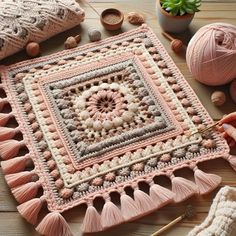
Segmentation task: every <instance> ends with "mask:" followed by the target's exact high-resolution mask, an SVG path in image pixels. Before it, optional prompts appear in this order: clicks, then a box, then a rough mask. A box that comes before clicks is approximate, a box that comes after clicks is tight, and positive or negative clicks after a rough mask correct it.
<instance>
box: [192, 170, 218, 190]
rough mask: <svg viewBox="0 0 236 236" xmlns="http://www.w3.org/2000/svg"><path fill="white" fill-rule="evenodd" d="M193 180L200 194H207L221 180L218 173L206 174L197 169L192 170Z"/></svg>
mask: <svg viewBox="0 0 236 236" xmlns="http://www.w3.org/2000/svg"><path fill="white" fill-rule="evenodd" d="M194 178H195V182H196V184H197V186H198V189H199V192H200V194H207V193H209V192H211V191H212V190H214V189H215V188H216V187H217V186H218V185H219V184H220V183H221V181H222V178H221V177H220V176H218V175H214V174H207V173H205V172H203V171H201V170H199V169H195V170H194Z"/></svg>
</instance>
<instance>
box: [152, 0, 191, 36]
mask: <svg viewBox="0 0 236 236" xmlns="http://www.w3.org/2000/svg"><path fill="white" fill-rule="evenodd" d="M156 12H157V18H158V21H159V24H160V26H161V27H162V29H163V30H164V31H166V32H170V33H180V32H183V31H185V30H186V29H187V28H188V26H189V24H190V22H191V21H192V19H193V17H194V14H185V15H183V16H172V15H170V14H169V13H168V12H167V11H165V10H164V9H163V8H162V7H161V4H160V0H156Z"/></svg>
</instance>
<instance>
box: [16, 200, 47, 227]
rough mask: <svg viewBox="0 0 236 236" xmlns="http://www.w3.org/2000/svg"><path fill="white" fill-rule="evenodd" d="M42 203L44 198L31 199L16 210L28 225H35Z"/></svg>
mask: <svg viewBox="0 0 236 236" xmlns="http://www.w3.org/2000/svg"><path fill="white" fill-rule="evenodd" d="M44 202H45V199H44V197H41V198H33V199H31V200H29V201H27V202H25V203H22V204H21V205H19V206H18V207H17V210H18V211H19V212H20V214H21V215H22V216H23V217H24V218H25V219H26V220H27V221H28V222H29V223H31V224H33V225H35V224H36V222H37V219H38V214H39V212H40V210H41V208H42V205H43V203H44Z"/></svg>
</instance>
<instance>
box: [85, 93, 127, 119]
mask: <svg viewBox="0 0 236 236" xmlns="http://www.w3.org/2000/svg"><path fill="white" fill-rule="evenodd" d="M86 104H87V111H89V113H90V115H91V116H92V117H93V118H96V119H99V118H100V119H112V118H113V117H115V116H120V115H121V114H122V113H123V112H124V109H125V108H126V104H125V99H124V96H123V95H122V94H121V93H120V92H119V91H112V90H101V91H98V92H97V93H94V94H93V95H91V97H90V98H88V102H87V103H86Z"/></svg>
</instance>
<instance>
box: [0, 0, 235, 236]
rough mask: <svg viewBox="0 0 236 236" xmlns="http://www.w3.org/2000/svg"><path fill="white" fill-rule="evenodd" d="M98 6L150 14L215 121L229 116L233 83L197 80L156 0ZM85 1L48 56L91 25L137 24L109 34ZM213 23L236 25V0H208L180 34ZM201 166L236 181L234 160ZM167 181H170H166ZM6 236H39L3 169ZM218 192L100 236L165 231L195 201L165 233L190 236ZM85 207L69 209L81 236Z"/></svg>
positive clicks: (226, 181) (49, 44) (102, 0)
mask: <svg viewBox="0 0 236 236" xmlns="http://www.w3.org/2000/svg"><path fill="white" fill-rule="evenodd" d="M91 2H92V4H93V6H94V7H95V8H96V9H97V10H98V11H99V12H101V11H102V10H103V9H105V8H110V7H115V8H118V9H120V10H122V11H123V12H124V13H125V15H127V13H128V12H130V11H137V12H141V13H143V14H144V15H145V17H146V23H147V24H148V25H149V26H150V27H151V28H152V29H153V30H154V31H155V33H156V34H157V36H158V37H159V39H160V40H161V42H162V43H163V44H164V46H165V48H166V49H167V51H168V52H169V54H170V56H171V57H172V58H173V60H174V61H175V63H176V65H177V66H178V67H179V68H180V70H181V71H182V73H183V74H184V76H185V78H186V79H187V81H188V82H189V83H190V85H191V86H192V88H193V89H194V90H195V92H196V93H197V95H198V96H199V98H200V100H201V101H202V103H203V105H204V106H205V107H206V109H207V110H208V111H209V113H210V115H211V116H212V117H213V119H215V120H217V119H219V118H220V117H221V116H222V115H223V114H226V113H229V112H232V111H235V110H236V105H235V104H233V103H232V101H231V100H230V98H229V93H228V86H222V87H218V88H212V87H211V88H210V87H207V86H204V85H202V84H200V83H198V82H196V81H195V80H194V79H193V78H192V76H191V74H190V72H189V70H188V68H187V66H186V61H185V53H184V52H183V53H182V54H180V55H176V54H174V53H173V52H172V51H171V49H170V44H169V42H168V41H167V40H166V39H165V38H163V36H162V35H161V29H160V26H159V24H158V21H157V19H156V13H155V0H93V1H91ZM81 5H82V6H83V8H84V9H85V12H86V19H85V21H84V22H83V23H82V24H81V25H80V26H78V27H75V28H74V29H72V30H69V31H67V32H64V33H61V34H59V35H57V36H55V37H54V38H52V39H50V40H47V41H46V42H44V43H42V44H41V48H42V55H47V54H51V53H53V52H56V51H60V50H62V49H63V42H64V40H65V39H66V38H67V37H68V36H70V35H76V34H78V33H80V34H81V36H82V41H81V43H80V44H81V45H82V44H85V43H87V42H88V41H89V40H88V36H87V30H88V28H90V27H96V28H98V29H100V30H101V31H102V37H103V38H105V37H109V36H111V35H112V34H117V33H120V32H123V31H127V30H129V29H132V28H135V26H133V25H130V24H129V23H128V22H127V20H125V22H124V25H123V27H122V30H121V31H119V32H115V33H109V32H107V31H105V30H104V29H103V28H102V26H101V24H100V21H99V19H98V16H97V15H96V13H94V12H93V11H92V10H91V9H90V8H88V7H87V6H86V5H84V4H83V3H82V2H81ZM213 22H227V23H231V24H234V25H236V0H231V1H227V0H208V1H207V0H205V1H203V3H202V6H201V11H200V12H198V13H197V14H196V15H195V18H194V20H193V22H192V23H191V26H190V28H189V30H188V31H187V32H185V33H183V34H181V35H177V37H179V38H181V39H182V40H183V41H184V42H185V44H186V45H187V43H188V41H189V39H190V38H191V36H192V35H193V34H194V33H195V32H196V31H197V30H198V29H199V28H200V27H202V26H204V25H206V24H209V23H213ZM24 59H27V56H26V54H25V52H20V53H18V54H16V55H14V56H11V57H9V58H7V59H5V60H4V61H2V63H1V64H10V63H13V62H18V61H21V60H24ZM216 89H217V90H218V89H219V90H223V91H225V93H226V94H227V103H226V105H225V106H223V107H222V108H217V107H214V106H213V105H212V103H211V101H210V95H211V93H212V91H214V90H216ZM201 169H202V170H204V171H206V172H208V173H215V174H218V175H220V176H222V178H223V182H222V184H221V186H224V185H231V186H235V185H236V173H235V172H234V171H233V170H232V168H231V167H230V166H229V164H228V163H227V162H226V161H224V160H221V159H218V160H214V161H211V162H209V163H208V162H205V163H202V164H201ZM188 174H189V173H188V171H187V170H186V171H181V173H180V175H181V176H187V175H188ZM163 181H164V182H165V180H163ZM0 189H1V191H0V236H36V235H38V234H37V233H36V232H35V230H34V227H33V226H32V225H30V224H28V223H27V222H26V221H25V220H24V219H23V218H22V217H21V216H20V214H18V212H17V210H16V205H17V203H16V201H15V200H14V198H13V196H12V195H11V193H10V191H9V188H8V187H7V185H6V183H5V181H4V177H3V174H2V172H1V171H0ZM217 191H218V189H217V190H215V191H214V192H212V193H211V194H209V195H207V196H204V197H200V196H195V197H192V198H190V199H188V200H187V201H185V202H182V203H180V204H171V205H168V206H166V207H164V208H162V209H160V210H158V211H156V212H154V213H152V214H150V215H148V216H145V217H143V218H141V219H139V220H136V221H134V222H131V223H126V224H123V225H120V226H118V227H116V228H113V229H110V230H108V231H106V232H102V233H96V234H93V235H96V236H110V235H122V236H147V235H150V234H151V233H153V232H154V231H156V230H157V229H159V228H160V227H162V226H164V225H165V224H167V223H168V222H169V221H171V220H173V219H174V218H176V217H177V216H179V215H180V214H182V212H183V211H184V209H185V206H186V205H187V204H192V205H194V206H195V207H196V211H197V215H196V217H194V218H193V219H191V220H187V219H186V220H183V221H182V222H181V223H178V224H177V225H176V226H174V227H173V228H171V229H170V230H168V231H167V232H165V233H163V234H162V235H165V236H184V235H186V234H187V233H188V232H189V231H190V230H191V229H192V228H193V227H194V226H195V225H196V224H199V223H200V222H202V220H203V219H204V218H205V217H206V215H207V212H208V210H209V207H210V205H211V203H212V199H213V198H214V196H215V194H216V192H217ZM84 211H85V209H81V208H75V209H73V210H70V211H69V212H65V214H63V215H64V216H65V218H66V220H67V221H68V222H69V224H70V226H71V228H72V231H73V232H74V234H75V236H79V235H81V232H80V225H81V222H82V220H83V215H84Z"/></svg>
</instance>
